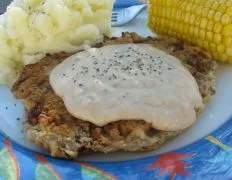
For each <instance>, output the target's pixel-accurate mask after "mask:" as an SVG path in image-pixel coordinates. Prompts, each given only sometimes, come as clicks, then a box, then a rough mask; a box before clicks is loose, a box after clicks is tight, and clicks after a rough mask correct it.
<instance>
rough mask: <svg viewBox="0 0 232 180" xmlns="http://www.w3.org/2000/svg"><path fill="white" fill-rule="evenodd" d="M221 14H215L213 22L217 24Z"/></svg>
mask: <svg viewBox="0 0 232 180" xmlns="http://www.w3.org/2000/svg"><path fill="white" fill-rule="evenodd" d="M221 17H222V13H221V12H216V13H215V15H214V21H216V22H219V21H220V20H221Z"/></svg>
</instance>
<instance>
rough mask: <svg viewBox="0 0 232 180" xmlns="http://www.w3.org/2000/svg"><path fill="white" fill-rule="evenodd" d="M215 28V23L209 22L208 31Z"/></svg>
mask: <svg viewBox="0 0 232 180" xmlns="http://www.w3.org/2000/svg"><path fill="white" fill-rule="evenodd" d="M213 26H214V22H213V21H208V24H207V30H209V31H212V29H213Z"/></svg>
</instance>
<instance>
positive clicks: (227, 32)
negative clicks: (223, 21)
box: [222, 24, 232, 36]
mask: <svg viewBox="0 0 232 180" xmlns="http://www.w3.org/2000/svg"><path fill="white" fill-rule="evenodd" d="M222 34H223V35H224V36H232V24H230V25H227V26H225V27H224V28H223V31H222Z"/></svg>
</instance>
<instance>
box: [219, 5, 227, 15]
mask: <svg viewBox="0 0 232 180" xmlns="http://www.w3.org/2000/svg"><path fill="white" fill-rule="evenodd" d="M218 11H220V12H221V13H224V12H225V11H226V5H225V4H220V5H219V8H218Z"/></svg>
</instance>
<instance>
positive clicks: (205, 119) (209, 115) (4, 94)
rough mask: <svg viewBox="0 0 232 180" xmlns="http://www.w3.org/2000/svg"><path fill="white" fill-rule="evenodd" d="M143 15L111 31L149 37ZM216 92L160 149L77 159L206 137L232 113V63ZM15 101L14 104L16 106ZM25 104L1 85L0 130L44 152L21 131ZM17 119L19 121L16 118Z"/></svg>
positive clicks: (117, 157)
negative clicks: (187, 126) (188, 124)
mask: <svg viewBox="0 0 232 180" xmlns="http://www.w3.org/2000/svg"><path fill="white" fill-rule="evenodd" d="M145 23H146V15H145V13H142V14H141V15H140V16H138V18H137V19H136V20H134V21H133V22H132V23H130V24H128V25H127V26H123V27H119V28H114V30H113V34H114V35H115V36H119V35H120V34H121V32H126V31H131V32H137V33H139V34H140V35H142V36H151V35H152V33H151V32H150V31H149V30H148V29H147V28H146V25H145ZM216 76H217V78H216V88H217V93H216V95H215V96H214V98H213V100H212V102H211V103H210V104H209V105H208V106H207V108H206V110H205V111H204V112H203V114H202V115H201V117H200V118H199V120H198V122H197V123H196V124H195V125H194V126H193V127H192V128H190V129H189V130H188V131H187V132H185V133H184V134H182V135H181V136H179V137H178V138H176V139H174V140H172V141H170V142H169V143H167V144H166V145H165V146H163V147H162V148H161V149H160V150H158V151H155V152H150V153H125V152H118V153H110V154H103V153H94V154H89V155H86V156H81V157H80V160H88V161H121V160H129V159H136V158H140V157H147V156H151V155H154V154H160V153H164V152H168V151H171V150H174V149H177V148H180V147H183V146H185V145H188V144H190V143H192V142H195V141H196V140H198V139H200V138H202V137H204V136H206V135H207V134H209V133H210V132H212V131H213V130H215V129H217V128H218V127H220V126H221V125H222V124H223V123H225V122H226V121H227V120H228V119H229V118H230V117H231V116H232V105H231V102H232V83H231V82H232V65H228V64H219V67H218V69H217V74H216ZM15 104H16V106H15ZM23 109H24V107H23V105H22V103H21V102H20V101H19V100H16V99H15V98H14V97H13V95H12V93H11V92H10V89H9V88H7V87H5V86H0V130H1V131H2V132H4V133H5V134H6V135H7V136H9V137H10V138H11V139H12V140H14V141H16V142H17V143H19V144H20V145H22V146H24V147H26V148H29V149H32V150H34V151H39V152H45V151H43V150H42V149H41V148H38V147H37V146H34V145H32V144H31V143H30V142H28V141H27V140H26V138H25V137H26V136H25V134H24V133H22V131H21V130H22V122H23V121H22V120H23V117H24V110H23ZM18 118H20V119H21V120H18Z"/></svg>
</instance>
